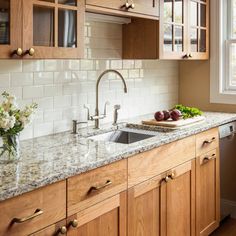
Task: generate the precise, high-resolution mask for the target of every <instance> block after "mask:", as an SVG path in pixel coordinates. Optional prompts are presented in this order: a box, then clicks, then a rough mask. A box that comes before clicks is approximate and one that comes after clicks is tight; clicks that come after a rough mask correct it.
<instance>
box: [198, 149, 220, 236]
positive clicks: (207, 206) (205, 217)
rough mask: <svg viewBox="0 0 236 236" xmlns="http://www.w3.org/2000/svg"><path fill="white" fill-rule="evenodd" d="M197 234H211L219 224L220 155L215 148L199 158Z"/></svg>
mask: <svg viewBox="0 0 236 236" xmlns="http://www.w3.org/2000/svg"><path fill="white" fill-rule="evenodd" d="M196 178H197V179H196V180H197V199H196V204H197V206H196V209H197V212H196V213H197V214H196V216H197V235H201V236H203V235H209V234H210V233H211V232H213V231H214V230H215V229H216V228H217V227H218V225H219V218H220V212H219V198H220V197H219V155H218V150H213V151H211V152H209V153H207V154H204V155H202V156H200V157H198V159H197V172H196Z"/></svg>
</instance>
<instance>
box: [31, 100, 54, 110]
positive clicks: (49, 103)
mask: <svg viewBox="0 0 236 236" xmlns="http://www.w3.org/2000/svg"><path fill="white" fill-rule="evenodd" d="M33 101H34V102H35V103H37V104H38V108H39V109H42V110H46V109H53V97H44V98H38V99H37V98H36V99H33Z"/></svg>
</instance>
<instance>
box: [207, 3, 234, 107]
mask: <svg viewBox="0 0 236 236" xmlns="http://www.w3.org/2000/svg"><path fill="white" fill-rule="evenodd" d="M230 2H231V0H227V1H225V0H214V1H211V39H214V40H211V60H210V102H211V103H222V104H236V86H233V87H232V86H229V85H230V74H229V73H230V57H229V55H230V45H232V43H236V39H234V40H229V39H231V35H230V37H229V34H228V32H231V31H229V27H230V29H231V26H232V25H231V24H229V23H228V22H231V20H230V18H229V17H232V14H231V13H230V14H228V7H227V6H228V4H229V3H230ZM226 3H227V4H226ZM225 24H227V27H224V26H225Z"/></svg>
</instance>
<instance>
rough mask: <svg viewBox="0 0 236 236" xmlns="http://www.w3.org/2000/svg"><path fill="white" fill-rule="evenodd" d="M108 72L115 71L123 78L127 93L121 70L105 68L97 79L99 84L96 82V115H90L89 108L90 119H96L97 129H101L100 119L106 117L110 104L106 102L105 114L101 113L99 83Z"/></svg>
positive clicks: (125, 89) (125, 88)
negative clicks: (107, 106)
mask: <svg viewBox="0 0 236 236" xmlns="http://www.w3.org/2000/svg"><path fill="white" fill-rule="evenodd" d="M108 73H115V74H116V75H118V76H119V78H120V79H121V80H122V82H123V84H124V92H125V93H127V85H126V82H125V79H124V77H123V76H122V74H121V73H120V72H118V71H117V70H112V69H109V70H105V71H104V72H103V73H102V74H101V75H100V76H99V77H98V79H97V84H96V108H95V115H94V116H90V115H89V109H88V108H87V109H88V120H94V121H95V129H99V120H101V119H104V118H105V117H106V105H108V103H107V102H106V104H105V108H104V114H102V115H100V114H99V107H98V106H99V84H100V81H101V79H102V78H103V76H104V75H106V74H108Z"/></svg>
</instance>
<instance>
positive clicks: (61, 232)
mask: <svg viewBox="0 0 236 236" xmlns="http://www.w3.org/2000/svg"><path fill="white" fill-rule="evenodd" d="M59 233H60V234H66V233H67V228H66V226H62V227H61V228H60V229H59Z"/></svg>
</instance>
